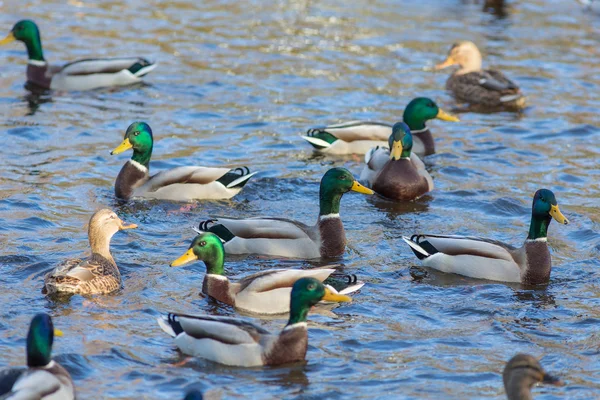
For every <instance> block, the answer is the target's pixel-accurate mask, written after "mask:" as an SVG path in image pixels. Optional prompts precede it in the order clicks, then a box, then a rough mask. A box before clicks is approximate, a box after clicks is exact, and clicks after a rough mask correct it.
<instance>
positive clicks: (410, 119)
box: [402, 113, 427, 134]
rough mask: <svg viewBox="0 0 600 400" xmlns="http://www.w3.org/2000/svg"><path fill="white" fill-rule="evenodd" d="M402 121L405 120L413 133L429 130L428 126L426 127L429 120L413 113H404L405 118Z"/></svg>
mask: <svg viewBox="0 0 600 400" xmlns="http://www.w3.org/2000/svg"><path fill="white" fill-rule="evenodd" d="M402 119H403V120H404V123H405V124H406V125H408V127H409V128H410V130H411V131H420V130H423V129H425V128H427V126H426V125H425V122H426V121H427V120H426V119H423V117H419V116H417V115H414V114H412V113H404V116H403V118H402ZM413 134H414V132H413Z"/></svg>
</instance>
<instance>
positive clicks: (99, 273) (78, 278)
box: [42, 209, 137, 294]
mask: <svg viewBox="0 0 600 400" xmlns="http://www.w3.org/2000/svg"><path fill="white" fill-rule="evenodd" d="M133 228H137V225H135V224H130V225H126V224H125V223H124V222H123V221H122V220H121V218H119V217H117V214H115V213H114V212H112V211H111V210H108V209H102V210H100V211H97V212H96V213H94V215H92V218H90V223H89V226H88V239H89V241H90V247H91V248H92V256H91V257H90V258H87V259H85V260H80V259H75V260H68V261H66V262H65V263H64V264H62V265H60V266H59V267H57V268H56V269H55V270H54V271H52V272H49V273H48V274H47V275H46V277H45V278H44V289H43V290H42V293H48V294H52V293H57V292H63V293H73V294H106V293H110V292H113V291H115V290H117V289H119V288H120V287H121V273H120V272H119V268H118V267H117V264H116V263H115V260H114V259H113V257H112V255H111V254H110V239H111V238H112V237H113V235H114V234H115V233H117V232H118V231H120V230H123V229H133Z"/></svg>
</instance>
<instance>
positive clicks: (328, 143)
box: [302, 97, 459, 156]
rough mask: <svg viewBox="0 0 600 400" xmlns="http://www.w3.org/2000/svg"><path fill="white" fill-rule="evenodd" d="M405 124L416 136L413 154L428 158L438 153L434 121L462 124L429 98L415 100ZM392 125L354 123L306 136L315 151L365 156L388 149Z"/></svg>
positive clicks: (407, 114)
mask: <svg viewBox="0 0 600 400" xmlns="http://www.w3.org/2000/svg"><path fill="white" fill-rule="evenodd" d="M402 118H403V121H404V122H405V123H406V124H407V125H408V126H409V128H410V130H411V132H412V134H413V139H414V140H413V142H414V143H413V153H416V154H418V155H419V156H427V155H429V154H433V153H435V145H434V142H433V136H432V135H431V132H430V131H429V128H427V126H426V125H425V123H426V122H427V121H429V120H430V119H434V118H438V119H441V120H443V121H453V122H458V121H459V119H458V118H456V117H455V116H453V115H450V114H447V113H446V112H445V111H444V110H442V109H441V108H439V107H438V106H437V104H435V102H434V101H433V100H431V99H428V98H426V97H417V98H415V99H412V100H411V102H410V103H408V105H407V106H406V108H405V109H404V115H403V117H402ZM391 134H392V125H390V124H386V123H382V122H370V121H352V122H345V123H341V124H337V125H329V126H326V127H323V128H312V129H309V130H308V132H307V133H306V136H302V138H303V139H305V140H306V141H308V142H309V143H310V144H311V145H313V147H314V148H315V150H317V151H320V152H321V153H327V154H353V153H356V154H365V153H366V152H367V151H369V150H370V149H371V148H372V147H375V146H385V145H386V140H387V139H388V137H389V136H390V135H391Z"/></svg>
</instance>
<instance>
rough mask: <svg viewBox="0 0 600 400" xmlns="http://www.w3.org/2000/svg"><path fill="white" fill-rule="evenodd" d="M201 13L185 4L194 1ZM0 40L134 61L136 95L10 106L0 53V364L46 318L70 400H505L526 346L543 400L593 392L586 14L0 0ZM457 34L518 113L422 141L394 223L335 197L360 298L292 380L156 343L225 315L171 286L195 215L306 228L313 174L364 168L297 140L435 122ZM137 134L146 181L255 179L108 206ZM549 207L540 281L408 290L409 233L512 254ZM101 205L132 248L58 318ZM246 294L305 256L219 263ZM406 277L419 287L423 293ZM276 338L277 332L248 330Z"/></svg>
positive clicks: (593, 233)
mask: <svg viewBox="0 0 600 400" xmlns="http://www.w3.org/2000/svg"><path fill="white" fill-rule="evenodd" d="M195 3H198V4H195ZM0 11H2V12H1V13H0V21H1V23H0V26H1V29H0V30H2V31H5V32H8V30H9V29H10V28H11V26H12V25H13V23H14V22H15V21H17V20H18V19H20V18H23V17H27V18H31V19H34V20H36V21H37V22H38V23H39V25H40V28H41V32H42V39H43V41H44V45H45V50H46V58H48V59H49V60H51V61H52V60H60V61H68V60H71V59H73V58H82V57H88V56H119V55H128V54H139V55H145V56H147V57H148V58H150V59H155V60H158V61H159V63H160V65H159V68H157V69H156V70H155V71H154V72H153V73H152V74H150V75H149V76H148V77H147V80H146V81H147V82H148V84H147V85H140V86H137V87H133V88H127V89H119V90H102V91H94V92H87V93H54V94H52V95H43V96H41V97H39V96H34V95H31V94H30V93H29V92H27V91H26V90H25V89H24V88H23V83H24V75H25V60H26V55H25V51H24V48H23V47H22V45H20V44H19V45H11V46H6V47H3V48H1V49H0V57H1V59H2V65H3V66H2V68H0V89H1V95H0V112H1V115H2V119H1V121H0V124H1V131H2V138H3V140H4V143H5V145H3V146H1V147H0V171H1V173H0V245H1V248H2V251H1V252H0V272H1V273H0V284H1V287H2V289H3V290H2V291H1V292H0V302H1V304H3V309H2V311H1V315H2V319H1V320H0V350H1V352H2V357H0V366H7V365H23V364H24V362H25V360H24V345H25V340H24V337H25V335H26V330H27V327H28V324H29V320H30V318H31V316H32V315H33V314H34V313H35V312H39V311H42V310H45V311H47V312H49V313H50V314H51V315H52V316H53V317H54V319H55V324H56V325H57V326H58V327H59V328H60V329H62V330H63V331H64V332H65V337H63V338H59V339H57V340H56V341H55V351H54V353H55V354H56V355H57V359H58V360H59V361H60V362H61V363H63V364H64V365H65V366H66V367H67V368H68V369H69V370H70V371H71V372H72V374H73V377H74V379H75V383H76V385H77V388H78V392H79V395H80V396H81V398H99V397H101V398H108V397H111V398H121V399H133V398H136V399H140V398H148V399H158V398H163V399H172V398H178V397H179V396H180V394H181V393H182V392H183V391H184V390H185V389H186V388H189V387H192V386H194V387H197V388H200V389H202V390H205V391H208V392H209V393H212V394H213V395H215V396H219V395H221V396H223V397H227V398H229V397H231V398H236V397H237V398H242V397H248V398H257V399H258V398H261V399H262V398H264V399H267V398H283V397H285V398H294V397H296V398H317V397H319V398H322V397H327V398H345V397H351V396H354V397H356V398H381V397H384V396H395V397H398V398H400V397H403V398H430V399H439V398H460V399H466V398H503V396H504V394H503V389H502V384H501V375H500V374H501V371H502V368H503V364H504V362H505V361H506V360H507V359H508V358H510V357H511V356H512V355H513V354H514V353H516V352H519V351H523V352H528V353H532V354H534V355H536V356H541V357H542V363H543V365H544V366H545V367H546V368H547V369H548V370H550V371H552V372H554V373H556V374H557V375H560V376H561V377H563V379H564V380H565V381H566V382H567V383H568V385H567V386H566V387H563V388H553V387H552V388H547V387H545V388H540V389H536V392H537V393H538V394H539V398H544V399H556V398H569V399H589V398H593V397H599V396H600V378H599V377H600V362H599V361H598V360H599V358H598V352H599V346H600V336H599V334H598V323H599V322H600V321H599V320H600V311H599V310H600V308H599V303H600V301H599V298H600V278H599V274H598V272H597V271H598V267H599V264H600V263H599V261H598V255H599V250H600V235H599V234H598V233H597V232H598V231H599V227H598V224H599V223H600V218H599V217H598V213H597V207H598V204H599V203H598V197H599V193H600V185H599V184H598V175H599V173H598V168H597V160H598V157H599V156H600V150H599V148H598V146H597V142H598V133H599V129H598V126H600V116H598V113H597V110H598V109H599V108H600V101H599V98H598V95H597V93H598V92H599V85H600V75H598V65H599V64H600V52H599V51H598V40H599V38H600V29H599V28H598V26H599V25H598V21H599V20H600V16H599V15H598V14H595V13H593V12H584V11H583V10H582V8H581V6H580V5H579V4H578V3H576V2H575V1H561V0H547V1H542V0H532V1H527V2H525V1H513V2H511V5H510V6H509V8H508V9H507V10H506V16H505V17H502V18H500V17H498V16H497V15H496V14H494V13H493V12H489V11H488V12H483V11H482V2H480V3H479V4H477V3H474V2H468V1H463V2H461V1H458V0H437V1H435V0H423V1H419V2H409V1H405V2H392V1H374V2H366V1H360V2H358V1H357V2H347V1H337V0H331V1H325V2H311V1H299V2H292V1H285V0H280V1H277V2H269V1H252V2H234V1H204V2H183V1H180V2H166V1H165V2H156V1H151V2H142V1H132V2H123V3H121V2H98V3H95V2H87V1H76V0H70V1H69V2H68V3H64V2H60V1H55V0H49V1H43V2H42V1H40V0H25V1H15V0H5V1H4V2H2V3H0ZM463 38H470V39H472V40H474V41H475V42H476V43H478V44H479V45H480V47H481V49H482V51H483V52H484V54H485V55H486V58H485V61H486V63H487V64H488V65H493V66H496V67H499V68H501V69H502V70H505V71H506V72H507V73H508V74H509V76H511V77H512V78H513V79H514V80H515V81H517V82H518V83H519V84H520V85H521V86H522V88H523V90H524V92H526V94H527V95H528V97H529V100H530V104H531V106H530V107H529V108H527V109H526V110H525V112H524V113H523V114H522V115H517V114H511V113H498V114H487V115H486V114H474V113H464V114H461V115H460V117H461V123H456V124H452V123H444V122H433V123H431V124H430V126H431V127H432V130H433V131H434V135H435V137H436V147H437V149H438V151H439V152H438V154H436V155H433V156H430V157H427V159H426V160H425V162H426V164H427V165H428V168H429V170H430V171H431V173H432V175H433V178H434V181H435V184H436V190H435V191H434V192H433V193H431V195H429V196H427V197H425V198H423V199H421V200H419V201H417V202H415V203H408V204H403V205H394V204H391V203H388V202H385V201H382V200H377V199H374V198H367V197H365V196H361V195H347V196H345V197H344V199H343V201H342V218H343V221H344V223H345V226H346V229H347V236H348V239H349V248H348V251H347V252H346V254H345V255H344V256H343V257H341V258H340V259H339V260H334V261H335V262H339V263H341V264H342V265H343V268H344V270H345V271H347V272H349V273H355V274H357V275H359V276H360V277H361V278H362V279H364V280H365V281H367V283H368V284H367V286H365V288H364V289H363V290H362V292H361V293H360V294H358V295H357V296H355V301H354V302H353V303H352V304H349V305H343V306H341V307H339V308H337V309H336V310H335V313H336V314H337V316H335V315H313V316H311V317H310V326H311V330H310V333H309V336H310V347H309V351H308V357H307V358H308V362H307V364H305V365H304V364H301V365H292V366H285V367H279V368H257V369H239V368H229V367H222V366H218V365H215V364H211V363H209V362H206V361H203V360H196V361H193V362H190V363H187V364H185V365H184V366H174V365H173V364H175V363H176V362H178V361H180V360H181V359H182V357H181V356H180V355H179V353H178V352H177V351H176V350H175V347H174V346H173V344H172V342H171V340H170V338H169V337H167V336H166V335H165V334H163V332H162V331H161V330H160V329H159V328H158V326H157V324H156V323H155V318H156V317H157V316H158V315H159V313H161V312H164V311H166V310H177V311H183V312H189V313H194V312H208V313H213V314H219V315H235V312H234V311H233V310H232V309H230V308H229V307H224V306H221V305H218V304H216V303H214V302H211V301H209V300H206V299H203V298H201V297H199V296H198V293H199V291H200V288H201V282H202V276H203V273H204V267H203V265H202V264H201V263H196V264H194V265H190V266H187V267H183V268H178V269H170V268H168V263H169V262H170V261H171V260H173V259H174V258H175V257H177V256H179V255H180V254H181V253H182V251H183V250H185V249H186V248H187V246H188V244H189V241H190V240H191V239H192V237H193V232H192V231H191V230H190V226H192V225H195V224H196V223H197V222H198V221H200V220H201V219H204V218H205V217H207V216H209V215H214V214H217V215H223V214H230V215H234V216H245V215H264V214H277V215H288V216H290V217H293V218H297V219H299V220H302V221H305V222H313V221H314V220H315V218H316V215H317V212H318V207H317V201H316V198H317V193H318V183H319V180H320V177H321V176H322V174H323V173H324V171H326V170H327V169H328V168H330V167H331V166H334V165H335V166H338V165H343V166H345V167H347V168H349V169H350V170H351V171H353V172H354V173H355V174H356V175H357V176H358V174H359V172H360V169H361V168H362V166H361V157H345V158H331V157H323V156H316V155H314V154H313V153H312V151H311V149H310V148H309V146H308V145H307V144H306V143H304V142H303V140H302V139H300V137H299V133H301V132H303V131H304V130H305V129H306V128H308V127H310V126H313V125H319V124H326V123H333V122H338V121H342V120H349V119H371V120H383V121H388V122H394V121H396V120H397V119H399V118H400V116H401V111H402V109H403V107H404V105H405V104H406V103H407V102H408V101H409V100H410V99H411V98H413V97H415V96H430V97H432V98H434V99H436V101H437V102H438V103H439V104H440V105H441V106H443V107H444V108H447V109H452V108H453V107H454V103H453V101H452V99H451V98H450V97H449V96H448V94H446V93H445V92H444V90H443V87H444V82H445V80H446V77H447V75H446V73H445V72H444V73H433V72H429V71H427V70H426V68H425V67H428V66H431V65H433V63H435V62H439V61H440V60H441V59H442V58H443V57H444V55H445V53H446V52H447V50H448V47H449V45H450V44H451V43H452V42H453V41H454V40H457V39H463ZM134 120H144V121H147V122H149V123H150V125H151V126H152V127H153V129H154V132H155V136H156V138H157V141H156V143H155V150H154V158H153V162H152V168H153V169H154V170H159V169H161V168H167V167H173V166H178V165H186V164H200V165H202V164H203V165H232V166H239V165H248V166H250V167H251V168H252V169H254V170H260V171H262V173H261V174H260V176H259V177H257V178H256V179H253V180H252V181H251V182H250V183H249V184H248V185H247V186H246V188H245V189H244V191H243V192H242V193H241V194H240V195H238V196H237V197H235V198H234V199H233V200H231V201H222V202H202V203H199V204H198V205H197V206H196V207H195V208H193V209H191V210H188V209H185V208H183V207H182V205H181V204H170V203H160V202H138V203H129V204H125V205H122V204H119V203H117V202H116V201H115V199H114V197H113V186H112V185H113V181H114V178H115V177H116V174H117V173H118V171H119V169H120V168H121V166H122V164H123V163H124V162H125V160H126V159H127V157H126V156H114V157H111V156H110V155H109V151H110V150H111V149H112V148H114V147H115V146H116V145H117V144H119V143H120V141H121V139H122V135H123V133H124V130H125V129H126V127H127V126H128V125H129V123H130V122H132V121H134ZM540 187H548V188H551V189H553V190H554V191H555V193H556V195H557V198H558V201H559V204H560V205H561V209H562V210H563V213H564V214H565V215H566V216H567V217H568V218H569V219H570V220H571V224H570V225H568V226H558V224H556V223H554V224H552V225H551V227H550V238H549V244H550V247H551V248H552V251H553V261H554V267H555V268H554V270H553V273H552V279H551V282H550V284H549V285H548V286H547V287H544V288H539V289H536V290H527V289H524V288H521V287H519V286H518V285H515V286H509V285H503V284H496V283H491V282H486V281H475V280H471V279H465V278H461V277H457V276H450V275H444V274H439V273H434V272H432V271H428V273H427V276H425V277H424V278H422V279H418V280H417V279H413V278H412V277H411V274H410V273H409V269H410V267H411V266H412V265H414V264H416V263H415V259H414V256H413V255H412V253H411V252H410V251H409V250H408V248H407V247H406V246H405V245H404V244H403V243H402V242H401V240H400V237H401V235H403V234H408V233H412V232H414V231H421V232H443V233H456V234H472V235H483V236H492V237H495V238H497V239H500V240H505V241H508V242H510V243H513V244H519V243H520V242H521V241H522V240H523V239H524V237H525V236H526V232H527V229H528V223H529V210H530V204H531V196H532V194H533V193H534V191H535V190H536V189H538V188H540ZM104 206H108V207H111V208H113V209H115V210H117V212H118V213H119V214H120V215H121V216H122V217H123V219H125V220H126V221H128V222H129V221H130V222H135V223H138V224H139V226H140V227H139V229H137V230H135V231H127V232H126V233H118V234H117V235H116V236H115V237H114V239H113V245H112V250H113V255H114V257H115V259H116V260H117V263H118V264H119V266H120V268H121V271H122V273H123V276H124V288H123V289H122V290H121V291H119V292H118V293H116V294H114V295H111V296H99V297H91V298H84V297H80V296H75V297H72V298H71V299H70V300H69V301H68V302H64V303H55V302H52V301H49V300H48V299H46V298H44V297H43V296H42V295H41V293H40V288H41V283H42V277H43V274H44V273H45V272H46V271H48V270H49V269H51V268H52V267H53V266H55V265H56V264H57V263H58V262H60V261H62V260H64V259H66V258H69V257H76V256H80V255H81V254H82V253H85V252H87V251H88V244H87V238H86V232H85V229H84V225H85V224H86V223H87V221H88V219H89V217H90V215H91V213H92V212H93V211H94V210H96V209H97V208H99V207H104ZM227 261H228V263H227V270H228V271H230V272H231V274H232V275H241V274H244V273H248V272H253V271H257V270H260V269H264V268H273V267H279V266H284V267H308V266H311V265H315V264H313V263H308V262H303V261H293V260H292V261H290V260H270V259H265V258H260V257H250V258H242V257H239V258H229V259H228V260H227ZM419 275H421V274H419ZM263 323H264V324H265V325H266V326H267V327H268V328H270V329H273V330H277V329H279V328H280V327H281V326H283V324H284V323H285V320H284V319H274V320H268V321H264V322H263Z"/></svg>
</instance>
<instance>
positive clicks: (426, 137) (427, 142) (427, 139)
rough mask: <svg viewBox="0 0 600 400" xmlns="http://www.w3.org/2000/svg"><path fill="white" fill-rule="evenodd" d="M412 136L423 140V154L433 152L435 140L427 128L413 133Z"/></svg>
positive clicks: (426, 154)
mask: <svg viewBox="0 0 600 400" xmlns="http://www.w3.org/2000/svg"><path fill="white" fill-rule="evenodd" d="M413 136H414V137H415V138H418V139H420V140H421V142H423V146H424V147H425V153H424V154H423V155H425V156H428V155H430V154H434V153H435V142H434V141H433V135H432V134H431V132H430V131H429V129H425V130H424V131H422V132H418V133H413Z"/></svg>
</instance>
